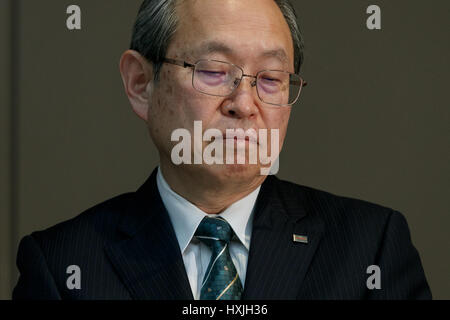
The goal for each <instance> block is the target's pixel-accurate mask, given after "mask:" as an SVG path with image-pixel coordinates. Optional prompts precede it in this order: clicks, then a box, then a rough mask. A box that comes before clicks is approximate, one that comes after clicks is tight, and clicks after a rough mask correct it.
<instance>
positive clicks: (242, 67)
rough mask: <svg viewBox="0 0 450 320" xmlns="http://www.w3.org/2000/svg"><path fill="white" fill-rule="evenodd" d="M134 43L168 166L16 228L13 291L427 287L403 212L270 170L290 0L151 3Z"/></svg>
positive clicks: (126, 61)
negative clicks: (63, 216) (86, 204)
mask: <svg viewBox="0 0 450 320" xmlns="http://www.w3.org/2000/svg"><path fill="white" fill-rule="evenodd" d="M131 49H132V50H128V51H126V52H125V53H124V54H123V56H122V58H121V61H120V71H121V75H122V79H123V82H124V87H125V91H126V94H127V95H128V98H129V100H130V103H131V106H132V108H133V110H134V111H135V113H136V114H137V115H138V116H139V117H140V118H142V119H143V120H145V122H146V123H147V126H148V129H149V132H150V135H151V137H152V140H153V142H154V143H155V145H156V146H157V148H158V151H159V155H160V165H159V167H158V168H157V169H155V170H154V171H153V173H152V174H151V176H150V177H149V178H148V180H147V181H146V182H145V184H144V185H143V186H142V187H141V188H140V189H139V190H137V192H135V193H128V194H123V195H121V196H118V197H116V198H113V199H110V200H108V201H106V202H103V203H101V204H99V205H97V206H95V207H93V208H91V209H89V210H87V211H86V212H84V213H82V214H81V215H79V216H77V217H75V218H74V219H72V220H69V221H66V222H64V223H61V224H58V225H56V226H54V227H52V228H50V229H47V230H45V231H40V232H35V233H33V234H32V235H30V236H27V237H25V238H24V239H22V241H21V244H20V247H19V252H18V257H17V264H18V267H19V270H20V272H21V276H20V279H19V282H18V284H17V286H16V288H15V290H14V292H13V297H14V298H17V299H22V298H32V299H429V298H431V293H430V290H429V287H428V284H427V281H426V279H425V276H424V272H423V269H422V265H421V262H420V258H419V255H418V253H417V251H416V249H415V248H414V247H413V245H412V243H411V239H410V235H409V230H408V226H407V224H406V221H405V219H404V218H403V216H402V215H401V214H400V213H398V212H396V211H394V210H392V209H389V208H385V207H382V206H379V205H376V204H372V203H368V202H364V201H361V200H356V199H350V198H344V197H339V196H335V195H332V194H330V193H327V192H324V191H319V190H315V189H312V188H309V187H305V186H300V185H296V184H293V183H289V182H286V181H281V180H279V179H277V178H276V177H274V176H273V175H267V172H265V171H264V170H263V169H264V168H266V169H267V168H268V167H269V168H270V167H272V168H274V167H275V166H274V162H273V161H269V162H268V161H267V157H264V154H265V155H270V159H272V160H273V159H275V158H276V156H277V155H278V152H279V151H280V149H281V146H282V144H283V141H284V137H285V134H286V129H287V124H288V119H289V115H290V112H291V109H292V104H293V103H294V102H295V101H296V100H297V99H298V97H299V95H300V91H301V89H302V87H303V86H304V85H305V83H304V81H303V79H302V78H301V77H300V76H299V75H298V74H299V70H300V65H301V62H302V57H303V54H302V50H303V45H302V38H301V35H300V31H299V28H298V26H297V22H296V17H295V14H294V11H293V8H292V6H291V5H290V4H289V2H288V1H285V0H279V1H274V0H248V1H237V0H221V1H218V0H209V1H194V0H192V1H189V0H187V1H181V0H180V1H169V0H165V1H164V0H150V1H148V0H147V1H144V3H143V5H142V6H141V9H140V12H139V14H138V17H137V21H136V24H135V28H134V31H133V39H132V45H131ZM199 124H200V125H201V126H200V127H199ZM198 128H200V129H198ZM230 129H242V130H243V131H244V132H245V134H244V135H242V134H239V133H237V134H236V135H235V136H230V135H229V134H228V131H227V130H230ZM177 130H185V131H177ZM199 130H200V137H201V138H203V139H201V140H200V141H199V140H198V139H197V140H196V139H195V136H196V131H197V136H198V133H199V132H198V131H199ZM261 130H266V131H261ZM177 132H178V133H180V132H181V133H180V134H178V133H177ZM186 132H188V133H192V136H194V138H192V136H188V137H187V138H186V139H188V141H182V142H183V143H186V145H185V146H187V147H186V148H184V147H183V148H179V147H180V144H181V143H182V142H181V140H182V139H181V137H182V136H183V134H185V133H186ZM207 132H209V133H210V134H209V135H208V134H206V133H207ZM261 132H263V133H264V134H261ZM235 133H236V132H235ZM205 137H206V138H205ZM208 137H209V138H208ZM190 139H192V140H190ZM268 141H270V143H268ZM224 142H225V143H224ZM230 142H231V143H230ZM272 142H274V143H272ZM213 143H214V144H215V146H216V147H215V148H214V152H209V153H208V152H207V151H208V148H209V147H210V146H211V145H212V144H213ZM220 143H222V144H220ZM223 143H224V144H223ZM189 147H192V148H189ZM255 148H258V149H257V150H259V154H258V155H259V156H260V157H259V159H258V160H257V161H256V162H251V161H250V158H251V157H250V154H251V153H252V150H253V152H254V151H255ZM209 151H211V150H209ZM230 151H231V152H234V151H236V153H232V154H231V156H229V157H228V155H229V152H230ZM239 151H245V152H246V153H245V152H244V160H245V161H243V162H242V161H239V160H238V159H239V157H240V156H239ZM247 153H248V157H247ZM261 155H263V156H261ZM241 156H242V153H241ZM227 157H228V158H227ZM211 158H213V159H212V160H213V161H212V160H211ZM180 159H181V161H180ZM193 159H194V160H193ZM225 159H227V160H229V161H225ZM241 160H242V159H241ZM263 172H265V173H263ZM68 268H69V269H68ZM67 270H69V274H68V273H67ZM71 270H74V271H71ZM368 270H369V271H370V272H369V274H368V273H367V271H368ZM72 272H74V274H73V275H71V274H72ZM372 273H373V274H372ZM77 275H78V278H77V277H76V276H77Z"/></svg>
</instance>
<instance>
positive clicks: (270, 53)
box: [191, 40, 289, 63]
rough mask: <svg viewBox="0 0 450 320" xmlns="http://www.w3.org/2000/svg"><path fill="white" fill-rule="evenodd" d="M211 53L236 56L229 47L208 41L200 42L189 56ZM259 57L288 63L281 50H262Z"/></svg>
mask: <svg viewBox="0 0 450 320" xmlns="http://www.w3.org/2000/svg"><path fill="white" fill-rule="evenodd" d="M212 53H223V54H225V55H229V56H236V55H237V54H236V52H235V51H234V50H233V49H232V48H231V47H229V46H228V45H227V44H225V43H223V42H220V41H217V40H209V41H205V42H202V43H201V44H200V45H199V46H198V47H196V48H193V49H192V50H191V54H194V55H196V56H202V55H205V54H212ZM260 57H264V58H265V57H268V58H276V59H278V60H280V61H281V62H283V63H288V62H289V59H288V55H287V54H286V51H285V50H284V49H282V48H278V49H269V50H264V51H263V52H262V53H261V54H260Z"/></svg>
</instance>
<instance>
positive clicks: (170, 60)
mask: <svg viewBox="0 0 450 320" xmlns="http://www.w3.org/2000/svg"><path fill="white" fill-rule="evenodd" d="M163 61H164V62H167V63H170V64H174V65H177V66H180V67H183V68H187V67H189V68H192V67H194V65H193V64H190V63H187V62H186V61H182V60H175V59H169V58H164V59H163Z"/></svg>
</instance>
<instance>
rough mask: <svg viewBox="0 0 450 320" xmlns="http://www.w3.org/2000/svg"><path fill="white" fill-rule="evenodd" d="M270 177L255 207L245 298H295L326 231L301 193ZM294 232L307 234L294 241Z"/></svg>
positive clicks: (263, 186)
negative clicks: (286, 187)
mask: <svg viewBox="0 0 450 320" xmlns="http://www.w3.org/2000/svg"><path fill="white" fill-rule="evenodd" d="M278 184H279V183H278V179H277V178H276V177H273V176H269V177H267V179H266V181H265V182H264V184H263V185H262V188H261V191H260V194H259V196H258V200H257V202H256V206H255V212H254V218H253V230H252V237H251V242H250V251H249V259H248V264H247V276H246V280H245V286H244V294H243V299H246V300H257V299H296V298H297V297H298V295H299V293H300V289H301V284H302V282H303V279H304V278H305V275H306V273H307V271H308V268H309V266H310V263H311V260H312V258H313V256H314V254H315V252H316V249H317V247H318V245H319V242H320V239H321V237H322V233H323V223H322V221H321V220H320V219H319V218H318V217H315V216H314V215H310V214H307V211H306V208H305V206H303V205H302V195H301V194H299V193H298V189H296V190H295V191H296V192H291V194H290V192H289V191H294V189H290V190H281V189H280V187H279V186H278ZM293 234H297V235H303V236H305V235H306V236H307V237H308V240H307V241H308V242H307V243H301V242H294V241H293Z"/></svg>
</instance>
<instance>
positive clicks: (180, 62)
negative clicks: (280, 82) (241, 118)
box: [162, 58, 308, 107]
mask: <svg viewBox="0 0 450 320" xmlns="http://www.w3.org/2000/svg"><path fill="white" fill-rule="evenodd" d="M203 61H213V62H221V63H226V64H229V65H232V66H234V67H236V68H238V69H239V70H241V72H242V76H241V78H240V79H239V84H238V85H237V86H236V87H235V88H234V89H233V91H231V93H230V94H228V95H217V94H211V93H206V92H203V91H200V90H199V89H197V88H196V87H195V85H194V73H195V72H194V71H195V68H196V65H197V64H198V63H199V62H203ZM162 62H163V63H168V64H172V65H176V66H180V67H183V68H192V70H193V72H192V87H193V88H194V89H195V90H197V91H198V92H200V93H203V94H206V95H210V96H214V97H229V96H231V95H232V94H233V92H234V91H235V90H236V89H237V88H238V87H239V85H240V84H241V82H242V79H244V77H248V78H253V79H254V81H253V82H252V83H251V84H250V85H251V86H252V87H256V93H257V95H258V98H259V100H260V101H261V102H263V103H266V104H270V105H274V106H280V107H286V106H292V105H294V104H295V103H296V102H297V101H298V98H299V97H300V93H301V91H302V88H303V87H306V85H307V84H308V83H307V82H306V81H305V80H304V79H303V78H302V77H301V76H300V75H299V74H297V73H292V72H289V71H284V70H260V71H258V72H257V73H256V75H251V74H245V73H244V70H243V69H242V68H241V67H239V66H237V65H235V64H233V63H231V62H227V61H220V60H214V59H200V60H197V61H196V62H195V63H194V64H192V63H189V62H187V61H184V60H177V59H170V58H164V59H163V60H162ZM268 71H277V72H284V73H287V74H290V75H291V74H293V75H296V76H298V77H299V78H300V83H299V84H297V85H299V87H300V89H299V91H298V94H297V97H296V98H295V100H294V102H292V103H288V104H277V103H270V102H265V101H263V99H261V97H260V95H259V90H258V87H257V81H258V75H259V74H260V73H262V72H268ZM236 80H238V79H236ZM290 85H291V83H290Z"/></svg>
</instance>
